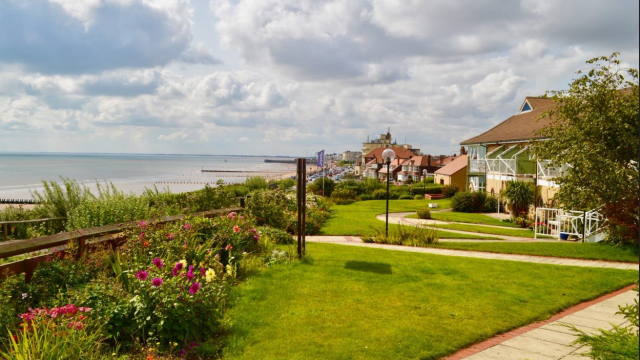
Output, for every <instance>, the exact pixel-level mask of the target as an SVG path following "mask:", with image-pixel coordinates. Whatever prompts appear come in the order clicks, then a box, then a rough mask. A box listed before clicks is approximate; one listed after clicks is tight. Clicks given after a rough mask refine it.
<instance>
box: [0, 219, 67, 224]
mask: <svg viewBox="0 0 640 360" xmlns="http://www.w3.org/2000/svg"><path fill="white" fill-rule="evenodd" d="M64 219H66V217H55V218H46V219H33V220H7V221H0V225H5V224H6V225H11V224H28V223H35V222H45V221H52V220H64Z"/></svg>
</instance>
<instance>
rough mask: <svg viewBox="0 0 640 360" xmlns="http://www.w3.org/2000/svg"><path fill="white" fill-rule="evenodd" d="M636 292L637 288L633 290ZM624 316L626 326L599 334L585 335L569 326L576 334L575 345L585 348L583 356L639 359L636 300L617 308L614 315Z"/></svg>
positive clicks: (597, 359) (607, 358)
mask: <svg viewBox="0 0 640 360" xmlns="http://www.w3.org/2000/svg"><path fill="white" fill-rule="evenodd" d="M635 291H636V292H637V291H638V288H637V287H636V288H635ZM636 296H637V295H636ZM616 314H619V315H624V317H625V319H627V321H628V322H629V325H627V326H615V325H614V326H613V330H602V329H601V330H599V333H595V334H592V333H589V334H587V333H585V332H584V331H582V330H580V329H578V328H576V327H575V326H570V327H571V329H573V331H575V332H576V333H577V334H578V339H577V340H576V341H575V344H579V345H581V346H587V348H588V349H589V351H588V352H587V353H585V354H584V356H589V357H590V358H591V359H595V360H609V359H616V360H618V359H619V360H625V359H628V360H632V359H633V360H635V359H638V358H640V351H639V349H638V341H639V340H640V336H639V332H638V322H639V320H640V319H639V315H638V314H639V312H638V298H637V297H636V298H635V299H634V303H633V304H630V305H626V306H619V311H618V312H617V313H616Z"/></svg>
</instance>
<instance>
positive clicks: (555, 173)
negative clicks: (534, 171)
mask: <svg viewBox="0 0 640 360" xmlns="http://www.w3.org/2000/svg"><path fill="white" fill-rule="evenodd" d="M568 167H569V165H568V164H564V165H562V166H553V165H552V164H551V161H549V160H541V161H538V177H539V178H540V179H552V178H555V177H560V176H562V174H563V173H564V172H565V171H566V170H567V168H568Z"/></svg>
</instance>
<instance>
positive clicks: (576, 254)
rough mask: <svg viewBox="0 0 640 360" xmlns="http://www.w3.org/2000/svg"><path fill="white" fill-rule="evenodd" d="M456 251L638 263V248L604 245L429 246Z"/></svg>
mask: <svg viewBox="0 0 640 360" xmlns="http://www.w3.org/2000/svg"><path fill="white" fill-rule="evenodd" d="M429 246H430V247H439V248H447V249H458V250H473V251H486V252H495V253H503V254H522V255H540V256H553V257H565V258H571V259H587V260H606V261H621V262H630V263H638V248H636V247H634V246H622V247H615V246H612V245H608V244H604V243H584V244H583V243H561V242H558V243H552V242H536V243H514V242H499V243H496V242H492V243H455V242H447V243H438V244H432V245H429Z"/></svg>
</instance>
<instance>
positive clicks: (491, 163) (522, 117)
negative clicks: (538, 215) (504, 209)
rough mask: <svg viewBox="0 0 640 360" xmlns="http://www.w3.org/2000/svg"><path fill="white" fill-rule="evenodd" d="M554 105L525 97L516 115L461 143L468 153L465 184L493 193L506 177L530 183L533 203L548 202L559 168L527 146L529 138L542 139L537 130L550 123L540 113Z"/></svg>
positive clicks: (552, 192) (547, 101) (552, 193)
mask: <svg viewBox="0 0 640 360" xmlns="http://www.w3.org/2000/svg"><path fill="white" fill-rule="evenodd" d="M554 104H555V103H554V101H553V100H552V99H549V98H546V97H527V98H525V100H524V102H523V103H522V105H521V106H520V109H519V111H518V113H517V114H515V115H513V116H511V117H509V118H508V119H506V120H505V121H503V122H501V123H500V124H498V125H496V126H494V127H493V128H491V129H489V130H487V131H485V132H484V133H482V134H480V135H477V136H474V137H472V138H470V139H467V140H465V141H463V142H461V143H460V145H463V146H467V147H468V151H467V153H468V155H469V157H468V158H469V162H468V168H467V184H466V187H467V188H468V189H469V190H472V191H486V192H488V193H491V194H492V195H495V194H498V193H499V192H500V191H501V190H502V189H504V188H505V187H506V182H507V181H509V180H517V181H526V182H532V183H534V184H535V188H536V205H537V206H543V205H544V204H548V203H549V202H550V199H551V198H552V197H553V195H554V194H555V192H556V190H557V187H556V185H555V184H554V183H553V182H552V180H551V179H552V178H553V177H555V176H557V175H558V174H559V172H560V171H562V169H561V168H548V166H549V165H550V164H549V163H548V162H545V161H536V160H535V159H534V158H533V155H532V154H531V152H530V149H531V141H532V140H537V139H542V136H540V135H539V134H538V131H539V130H541V129H542V128H544V127H546V126H547V125H548V124H549V123H550V122H551V119H550V118H548V117H545V118H540V116H541V115H542V114H543V113H544V112H546V111H549V110H551V109H553V107H554ZM539 118H540V119H539Z"/></svg>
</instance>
